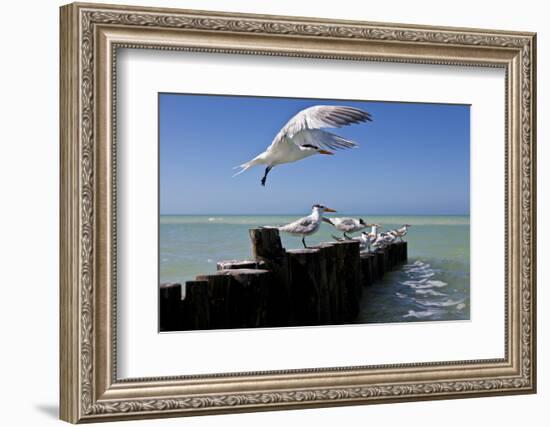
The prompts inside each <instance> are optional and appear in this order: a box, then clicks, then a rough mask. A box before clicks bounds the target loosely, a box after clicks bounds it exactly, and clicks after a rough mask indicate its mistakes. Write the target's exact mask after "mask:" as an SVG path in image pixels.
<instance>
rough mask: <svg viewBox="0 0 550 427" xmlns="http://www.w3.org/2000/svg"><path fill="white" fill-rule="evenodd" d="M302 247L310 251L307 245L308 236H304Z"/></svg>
mask: <svg viewBox="0 0 550 427" xmlns="http://www.w3.org/2000/svg"><path fill="white" fill-rule="evenodd" d="M302 245H304V248H306V249H308V247H307V245H306V236H302Z"/></svg>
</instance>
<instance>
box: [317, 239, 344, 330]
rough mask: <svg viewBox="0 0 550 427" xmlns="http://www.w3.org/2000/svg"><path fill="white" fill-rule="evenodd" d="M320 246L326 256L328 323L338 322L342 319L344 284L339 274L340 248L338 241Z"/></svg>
mask: <svg viewBox="0 0 550 427" xmlns="http://www.w3.org/2000/svg"><path fill="white" fill-rule="evenodd" d="M319 248H320V249H321V251H322V255H323V256H324V258H325V275H326V283H327V286H326V290H327V292H328V312H329V315H328V316H327V317H328V319H327V323H338V322H339V321H340V306H341V302H340V301H341V299H342V286H340V280H341V277H339V276H338V275H339V274H340V273H339V270H338V268H339V267H338V264H339V262H338V260H337V257H338V254H339V253H340V252H341V251H339V250H338V245H337V243H336V242H327V243H322V244H321V245H320V246H319ZM340 264H341V263H340Z"/></svg>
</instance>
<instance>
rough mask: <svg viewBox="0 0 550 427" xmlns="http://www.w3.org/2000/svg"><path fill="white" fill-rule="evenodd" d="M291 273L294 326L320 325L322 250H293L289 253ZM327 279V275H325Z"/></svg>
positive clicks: (291, 301) (291, 304) (291, 302)
mask: <svg viewBox="0 0 550 427" xmlns="http://www.w3.org/2000/svg"><path fill="white" fill-rule="evenodd" d="M287 255H288V266H289V272H290V283H292V286H291V288H290V308H291V311H292V313H293V319H292V324H295V325H319V324H320V322H321V289H322V287H323V284H322V283H321V282H322V280H323V273H322V271H321V250H320V249H293V250H289V251H287ZM324 276H325V277H326V273H325V275H324Z"/></svg>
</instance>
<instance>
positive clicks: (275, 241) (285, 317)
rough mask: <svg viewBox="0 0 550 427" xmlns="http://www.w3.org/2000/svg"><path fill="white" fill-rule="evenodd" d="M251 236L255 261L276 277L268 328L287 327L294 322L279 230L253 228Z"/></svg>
mask: <svg viewBox="0 0 550 427" xmlns="http://www.w3.org/2000/svg"><path fill="white" fill-rule="evenodd" d="M249 234H250V241H251V243H252V256H253V258H254V260H255V261H256V262H258V263H259V265H261V266H262V268H264V269H266V270H269V271H271V272H272V273H273V275H274V279H273V280H274V285H273V286H272V287H271V291H270V295H269V308H268V326H287V325H289V324H291V322H292V310H291V307H290V276H289V275H290V273H289V268H288V257H287V253H286V251H285V249H284V248H283V244H282V243H281V237H280V236H279V230H277V229H275V228H253V229H250V230H249Z"/></svg>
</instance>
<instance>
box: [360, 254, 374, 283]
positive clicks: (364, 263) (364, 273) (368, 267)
mask: <svg viewBox="0 0 550 427" xmlns="http://www.w3.org/2000/svg"><path fill="white" fill-rule="evenodd" d="M375 260H376V256H375V255H373V254H371V253H362V254H361V281H362V283H363V286H370V285H372V284H373V282H374V280H375V274H376V271H375V266H374V261H375Z"/></svg>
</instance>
